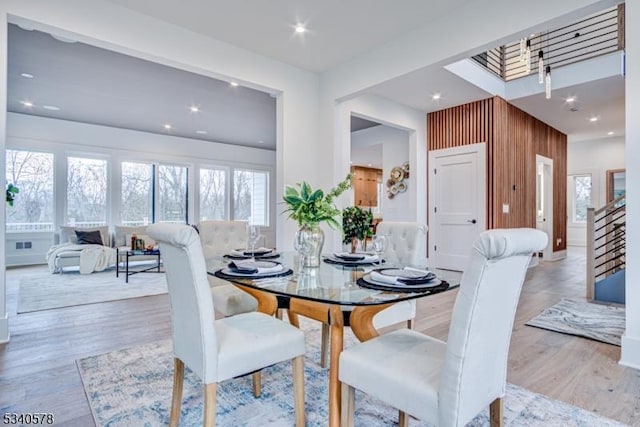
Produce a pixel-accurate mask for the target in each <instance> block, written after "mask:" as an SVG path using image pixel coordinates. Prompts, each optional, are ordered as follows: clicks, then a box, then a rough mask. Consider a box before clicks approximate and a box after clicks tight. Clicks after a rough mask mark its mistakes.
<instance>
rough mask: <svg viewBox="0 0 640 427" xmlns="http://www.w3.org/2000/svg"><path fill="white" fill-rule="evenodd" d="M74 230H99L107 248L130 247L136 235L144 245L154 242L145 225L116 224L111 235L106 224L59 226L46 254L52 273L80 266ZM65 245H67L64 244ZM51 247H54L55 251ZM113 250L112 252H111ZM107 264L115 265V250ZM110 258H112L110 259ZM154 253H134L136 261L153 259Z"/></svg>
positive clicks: (80, 250)
mask: <svg viewBox="0 0 640 427" xmlns="http://www.w3.org/2000/svg"><path fill="white" fill-rule="evenodd" d="M76 230H82V231H96V230H97V231H99V232H100V236H101V238H102V242H103V246H105V247H107V248H117V247H120V248H123V247H126V248H129V247H131V236H132V235H133V234H135V235H136V237H137V238H139V239H143V240H144V241H145V244H146V245H155V242H154V241H153V240H152V239H151V238H150V237H149V236H148V235H147V234H146V233H147V226H140V227H129V226H123V225H116V226H115V227H114V233H113V236H112V235H111V234H110V233H109V227H108V226H106V225H105V226H102V227H89V228H84V227H83V228H80V227H72V226H61V227H60V232H59V233H56V234H55V235H54V241H53V244H54V246H52V248H51V249H50V250H49V254H48V255H47V262H48V263H49V267H50V270H51V271H52V272H54V273H63V272H64V269H65V268H71V267H76V268H77V267H80V257H81V252H82V249H83V248H82V247H81V246H78V245H76V244H77V240H76V233H75V232H76ZM65 245H67V246H65ZM53 249H56V250H55V251H54V250H53ZM111 252H113V253H111ZM109 257H110V261H109V262H108V264H109V266H115V264H116V261H117V260H116V259H115V250H114V251H110V255H109ZM111 258H112V260H111ZM155 259H156V257H155V255H148V256H146V255H136V257H135V260H136V261H153V260H155Z"/></svg>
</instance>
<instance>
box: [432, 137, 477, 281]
mask: <svg viewBox="0 0 640 427" xmlns="http://www.w3.org/2000/svg"><path fill="white" fill-rule="evenodd" d="M429 169H430V180H429V181H430V183H429V190H430V191H429V194H430V197H429V201H430V203H429V205H430V206H429V212H430V214H429V223H430V224H431V225H432V226H431V227H430V233H429V234H430V249H431V254H430V258H432V259H433V261H432V262H430V264H431V265H432V266H433V267H436V268H442V269H447V270H457V271H463V270H464V269H465V268H466V266H467V263H468V261H469V254H470V253H471V246H472V244H473V242H474V240H475V239H476V238H477V237H478V235H479V234H480V233H481V232H482V231H484V230H485V228H486V149H485V144H484V143H481V144H473V145H466V146H463V147H456V148H450V149H445V150H435V151H431V152H430V153H429Z"/></svg>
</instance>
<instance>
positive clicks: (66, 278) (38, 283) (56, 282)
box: [17, 269, 167, 313]
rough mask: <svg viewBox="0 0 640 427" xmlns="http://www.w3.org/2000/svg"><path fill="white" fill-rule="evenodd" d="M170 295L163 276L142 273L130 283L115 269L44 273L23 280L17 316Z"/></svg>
mask: <svg viewBox="0 0 640 427" xmlns="http://www.w3.org/2000/svg"><path fill="white" fill-rule="evenodd" d="M166 293H167V282H166V279H165V275H164V274H163V273H141V274H135V275H132V276H130V277H129V283H125V278H124V277H123V276H122V275H120V277H116V272H115V270H113V269H111V270H106V271H101V272H98V273H91V274H80V273H78V272H69V273H65V274H51V273H43V274H38V275H33V276H25V277H23V278H21V279H20V290H19V296H18V310H17V311H18V313H28V312H32V311H39V310H49V309H52V308H60V307H69V306H74V305H83V304H93V303H97V302H105V301H115V300H120V299H128V298H138V297H144V296H149V295H159V294H166Z"/></svg>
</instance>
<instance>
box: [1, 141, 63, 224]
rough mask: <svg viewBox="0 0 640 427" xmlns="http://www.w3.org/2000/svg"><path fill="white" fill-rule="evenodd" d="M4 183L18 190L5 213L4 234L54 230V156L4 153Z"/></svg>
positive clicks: (33, 153) (27, 152)
mask: <svg viewBox="0 0 640 427" xmlns="http://www.w3.org/2000/svg"><path fill="white" fill-rule="evenodd" d="M6 155H7V157H6V176H5V177H6V180H7V182H8V183H12V184H14V185H15V186H16V187H18V188H19V189H20V193H19V194H18V196H17V197H16V198H15V200H14V203H13V207H11V208H10V209H7V210H6V212H7V214H6V215H7V217H6V230H7V232H12V231H13V232H17V231H52V230H53V216H54V204H53V154H52V153H39V152H34V151H19V150H7V151H6Z"/></svg>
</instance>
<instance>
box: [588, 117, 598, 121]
mask: <svg viewBox="0 0 640 427" xmlns="http://www.w3.org/2000/svg"><path fill="white" fill-rule="evenodd" d="M589 121H590V122H597V121H598V118H597V117H596V116H593V117H591V118H590V119H589Z"/></svg>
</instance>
